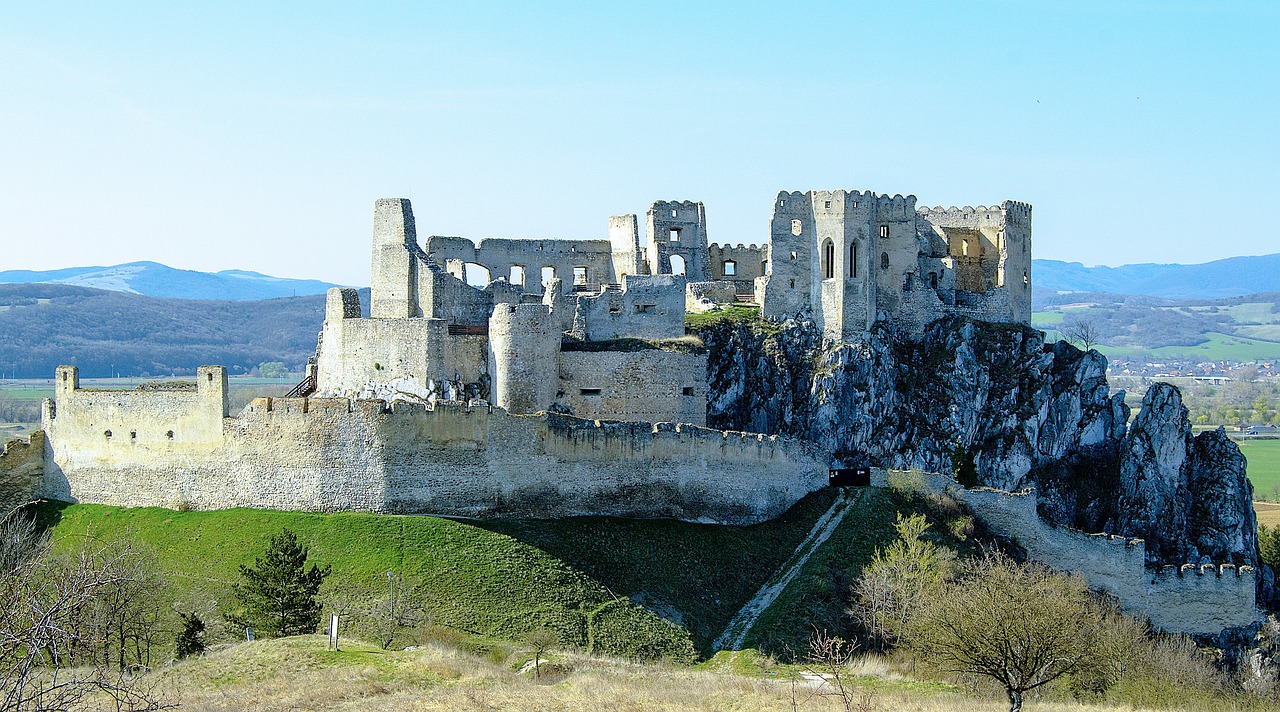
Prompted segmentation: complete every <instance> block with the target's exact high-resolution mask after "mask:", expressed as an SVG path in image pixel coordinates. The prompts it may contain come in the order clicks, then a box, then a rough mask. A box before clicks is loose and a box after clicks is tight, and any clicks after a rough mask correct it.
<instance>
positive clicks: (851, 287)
mask: <svg viewBox="0 0 1280 712" xmlns="http://www.w3.org/2000/svg"><path fill="white" fill-rule="evenodd" d="M769 240H770V242H769V249H768V256H767V260H766V270H765V274H764V275H763V276H761V277H760V278H759V279H758V280H757V283H756V294H757V297H758V299H759V301H760V304H761V307H762V309H763V313H764V315H765V316H767V317H772V318H783V317H787V316H796V315H800V316H806V317H809V316H811V317H812V318H813V319H814V321H815V322H816V323H817V324H818V325H819V326H821V327H822V330H823V334H824V335H825V336H826V337H827V338H829V339H832V340H843V341H851V340H856V339H858V338H860V337H861V336H862V335H864V334H865V333H866V332H867V331H868V330H869V329H870V328H871V325H872V324H874V323H876V322H877V321H883V320H892V321H894V322H895V323H897V324H898V325H899V326H901V327H903V329H904V330H905V331H906V332H907V333H910V334H914V335H919V334H920V333H921V332H922V331H923V329H924V327H925V326H926V325H928V324H929V323H930V322H933V321H934V320H936V319H939V318H941V317H943V316H945V315H948V314H958V315H963V316H967V317H969V318H972V319H977V320H980V321H992V322H1011V323H1021V324H1030V323H1031V278H1030V275H1031V206H1030V205H1027V204H1025V203H1018V202H1014V201H1005V202H1003V203H1001V204H1000V205H999V206H991V207H982V206H979V207H977V208H950V209H943V208H925V209H921V210H917V209H916V198H915V196H913V195H909V196H906V197H905V198H904V197H903V196H901V195H895V196H893V197H889V196H887V195H877V194H875V193H872V192H859V191H843V190H836V191H808V192H805V193H794V192H793V193H788V192H782V193H779V194H778V197H777V199H776V200H775V201H774V209H773V218H772V220H771V222H770V236H769Z"/></svg>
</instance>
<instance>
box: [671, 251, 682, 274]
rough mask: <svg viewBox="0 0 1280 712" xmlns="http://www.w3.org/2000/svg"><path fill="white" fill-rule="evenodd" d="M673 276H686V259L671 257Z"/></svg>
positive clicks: (677, 256)
mask: <svg viewBox="0 0 1280 712" xmlns="http://www.w3.org/2000/svg"><path fill="white" fill-rule="evenodd" d="M670 262H671V274H684V258H683V257H681V256H680V255H672V256H671V260H670Z"/></svg>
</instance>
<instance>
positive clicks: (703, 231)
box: [645, 200, 711, 282]
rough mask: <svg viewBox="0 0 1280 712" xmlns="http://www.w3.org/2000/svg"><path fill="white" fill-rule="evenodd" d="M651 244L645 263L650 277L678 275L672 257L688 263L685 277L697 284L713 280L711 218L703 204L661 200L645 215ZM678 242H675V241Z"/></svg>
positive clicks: (685, 266) (685, 267)
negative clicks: (709, 230)
mask: <svg viewBox="0 0 1280 712" xmlns="http://www.w3.org/2000/svg"><path fill="white" fill-rule="evenodd" d="M645 223H646V228H647V230H648V236H649V242H648V244H647V245H646V248H645V259H646V260H647V261H648V263H649V272H650V274H674V273H675V272H674V271H673V269H672V260H671V257H672V255H679V256H680V258H681V259H682V260H683V261H684V274H685V276H686V277H688V278H689V280H690V281H693V282H705V281H706V280H708V279H711V261H710V258H709V257H708V252H707V216H706V211H705V209H704V208H703V206H702V203H694V202H690V201H688V200H659V201H656V202H654V204H653V205H652V206H650V208H649V211H648V212H647V213H646V214H645ZM673 238H674V239H673Z"/></svg>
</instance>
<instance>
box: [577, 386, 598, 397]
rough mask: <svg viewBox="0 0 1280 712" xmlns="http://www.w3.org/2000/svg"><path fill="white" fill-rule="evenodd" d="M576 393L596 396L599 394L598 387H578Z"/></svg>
mask: <svg viewBox="0 0 1280 712" xmlns="http://www.w3.org/2000/svg"><path fill="white" fill-rule="evenodd" d="M578 395H582V396H598V395H600V389H599V388H579V389H578Z"/></svg>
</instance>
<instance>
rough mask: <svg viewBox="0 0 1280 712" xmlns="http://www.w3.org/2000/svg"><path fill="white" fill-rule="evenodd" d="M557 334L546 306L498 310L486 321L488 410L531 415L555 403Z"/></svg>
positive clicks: (554, 318) (555, 319)
mask: <svg viewBox="0 0 1280 712" xmlns="http://www.w3.org/2000/svg"><path fill="white" fill-rule="evenodd" d="M562 333H563V332H562V330H561V327H560V321H559V316H558V315H556V314H553V313H552V312H551V310H550V309H549V308H548V307H547V306H546V305H545V304H498V305H496V306H495V307H494V309H493V314H492V315H491V316H490V317H489V374H490V375H491V377H492V378H493V404H494V405H496V406H498V407H500V408H505V409H506V410H507V411H509V412H511V413H536V412H538V411H540V410H546V409H547V408H548V407H550V406H551V404H552V403H554V402H555V400H556V389H557V388H558V386H559V376H560V374H559V365H558V361H559V359H558V356H559V353H560V339H561V334H562Z"/></svg>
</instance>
